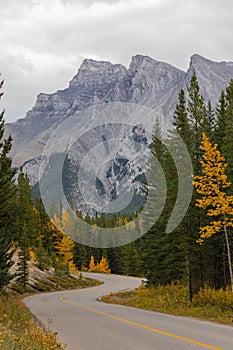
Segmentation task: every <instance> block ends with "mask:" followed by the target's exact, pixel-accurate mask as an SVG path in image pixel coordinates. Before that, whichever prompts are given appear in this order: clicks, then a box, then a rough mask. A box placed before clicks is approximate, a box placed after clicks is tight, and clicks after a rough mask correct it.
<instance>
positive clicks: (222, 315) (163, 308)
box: [102, 282, 233, 325]
mask: <svg viewBox="0 0 233 350" xmlns="http://www.w3.org/2000/svg"><path fill="white" fill-rule="evenodd" d="M102 300H103V301H104V302H108V303H115V304H121V305H126V306H133V307H138V308H142V309H146V310H152V311H157V312H163V313H168V314H172V315H179V316H189V317H196V318H199V319H204V320H209V321H215V322H221V323H225V324H230V325H233V293H232V291H231V289H230V288H227V289H226V290H223V289H220V290H215V289H211V288H209V287H205V288H204V289H201V290H200V291H199V292H198V293H197V294H195V295H194V298H193V302H192V304H191V305H189V303H188V290H187V287H186V286H184V285H182V284H180V283H178V282H176V283H173V284H171V285H169V286H159V287H157V288H146V287H145V286H141V287H140V288H139V289H137V290H135V291H126V292H121V293H116V294H110V295H109V296H105V297H103V298H102Z"/></svg>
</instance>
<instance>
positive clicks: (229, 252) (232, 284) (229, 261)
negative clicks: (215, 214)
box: [224, 221, 233, 293]
mask: <svg viewBox="0 0 233 350" xmlns="http://www.w3.org/2000/svg"><path fill="white" fill-rule="evenodd" d="M224 232H225V238H226V244H227V257H228V265H229V272H230V280H231V289H232V293H233V273H232V264H231V250H230V243H229V236H228V232H227V227H226V221H224Z"/></svg>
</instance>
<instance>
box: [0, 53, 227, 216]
mask: <svg viewBox="0 0 233 350" xmlns="http://www.w3.org/2000/svg"><path fill="white" fill-rule="evenodd" d="M193 73H195V74H196V75H197V78H198V81H199V85H200V90H201V94H202V95H203V96H204V98H205V99H206V100H210V101H211V102H212V105H213V106H214V105H215V104H216V103H217V101H218V98H219V96H220V92H221V90H223V89H225V88H226V86H227V85H228V83H229V80H230V79H231V78H232V77H233V62H214V61H211V60H208V59H206V58H204V57H202V56H200V55H197V54H195V55H193V56H192V57H191V59H190V65H189V68H188V70H187V72H184V71H182V70H180V69H177V68H175V67H173V66H172V65H170V64H168V63H164V62H159V61H156V60H154V59H152V58H150V57H148V56H142V55H136V56H133V57H132V60H131V63H130V65H129V67H128V68H126V67H124V66H123V65H121V64H112V63H110V62H106V61H95V60H91V59H85V60H84V61H83V63H82V64H81V66H80V68H79V70H78V72H77V74H76V75H75V76H74V77H73V79H72V80H71V81H70V83H69V86H68V87H67V88H66V89H64V90H58V91H57V92H55V93H53V94H43V93H41V94H39V95H38V97H37V101H36V103H35V106H34V107H33V108H32V110H30V111H29V112H27V114H26V117H25V118H22V119H19V120H17V121H16V122H15V123H11V124H7V125H6V132H7V134H9V133H11V134H12V136H13V140H14V141H13V149H12V154H11V155H12V158H13V164H14V165H15V166H20V165H22V164H24V170H25V171H26V172H27V173H28V175H29V178H30V180H31V183H32V185H35V184H36V183H37V182H38V179H39V168H40V170H41V169H42V170H43V171H44V170H46V169H47V170H46V171H47V174H48V169H49V167H51V163H52V164H54V168H53V172H54V169H57V168H59V164H61V162H62V169H63V170H62V172H63V175H62V181H63V182H64V183H65V189H66V190H65V191H67V193H66V194H65V196H66V197H67V201H71V200H75V201H77V202H79V204H78V206H79V208H81V209H85V208H86V206H85V205H83V203H84V202H85V200H87V201H88V200H89V201H92V202H93V201H94V203H92V205H94V207H96V206H97V207H98V205H97V204H96V200H97V201H99V202H100V198H101V199H102V200H103V202H104V203H102V204H101V205H100V206H99V207H98V208H99V210H103V209H104V208H105V205H107V204H106V203H109V200H110V201H113V200H115V199H116V197H117V196H119V195H120V193H125V187H124V186H121V189H120V187H119V183H120V182H122V179H124V178H125V179H130V181H131V183H134V186H136V188H137V190H136V192H135V188H134V192H135V193H136V194H135V193H134V195H133V194H132V193H131V196H135V195H136V196H138V193H139V192H140V191H139V190H138V185H135V184H136V183H138V181H137V180H139V179H140V181H141V179H142V178H143V177H144V174H143V173H142V169H141V168H142V165H143V161H142V159H144V158H145V157H144V156H143V152H145V148H146V147H147V148H148V145H149V144H150V135H146V133H145V127H142V124H143V123H147V127H146V131H147V132H148V133H149V134H150V133H151V131H152V128H153V125H154V122H155V118H159V120H160V122H161V125H162V128H163V131H164V132H166V129H167V128H169V125H170V124H171V120H172V116H173V112H174V109H175V105H176V103H177V98H178V94H179V91H180V89H181V88H183V89H184V90H186V89H187V86H189V82H190V78H191V76H192V74H193ZM116 105H117V108H118V109H117V111H116V109H115V108H116ZM150 111H152V112H153V118H151V117H150V118H145V117H144V116H145V115H148V114H150ZM132 114H133V115H134V118H133V119H132ZM113 115H114V116H116V115H117V118H115V117H113ZM129 122H130V123H131V124H132V127H126V126H125V125H126V124H127V123H129ZM74 129H75V130H76V131H77V132H78V133H79V142H78V143H77V142H76V143H75V142H74V139H75V137H76V136H75V134H74V133H73V134H72V132H71V130H74ZM54 130H57V131H58V132H57V134H56V133H55V134H54ZM64 130H66V132H64ZM71 134H72V137H73V145H71V144H70V143H69V142H70V141H68V139H69V138H71ZM51 135H52V136H51ZM113 138H118V142H117V143H116V142H115V143H114V142H112V141H111V142H110V140H112V139H113ZM129 139H131V140H132V142H133V143H131V144H130V145H129V143H128V140H129ZM99 143H101V144H102V148H101V147H100V148H98V147H97V146H98V144H99ZM109 144H111V146H109ZM45 146H46V147H45ZM67 147H68V148H69V150H68V151H67ZM96 147H97V149H98V151H97V153H95V154H92V157H94V158H98V157H102V158H103V163H104V166H100V167H99V169H100V170H99V171H100V173H99V174H95V176H94V177H93V176H91V175H90V174H92V175H93V174H94V172H96V169H97V168H95V167H96V166H97V165H96V164H95V165H90V166H89V175H90V179H89V180H90V181H92V185H94V183H93V181H94V180H93V179H95V186H96V187H97V194H98V195H97V197H98V198H97V199H96V198H95V199H93V198H92V199H90V198H89V192H90V189H89V187H88V185H87V183H86V182H85V181H86V180H87V178H88V176H86V175H85V176H83V180H85V181H84V182H83V183H82V184H79V185H80V186H81V185H82V186H81V187H85V188H87V191H86V192H85V193H81V192H80V186H78V181H79V180H78V177H77V176H76V175H75V173H76V172H77V167H78V169H81V168H80V164H81V163H82V162H83V161H84V159H85V154H89V153H90V152H92V153H93V151H92V149H95V148H96ZM109 147H110V148H109ZM45 149H46V152H47V153H46V152H44V150H45ZM48 149H49V150H48ZM129 149H130V150H131V153H130V154H129ZM43 152H44V153H46V154H43ZM100 155H101V156H100ZM135 155H136V156H135ZM94 158H93V159H94ZM102 158H101V159H102ZM48 159H50V163H49V164H50V165H49V166H48ZM135 159H137V161H136V160H135ZM138 159H140V162H139V163H140V166H138V164H139V163H138ZM104 160H106V161H105V162H104ZM80 162H81V163H80ZM93 164H94V163H93ZM98 166H99V165H98ZM75 169H76V170H75ZM43 171H42V172H43ZM55 172H57V171H55ZM50 173H51V171H50ZM67 174H69V175H67ZM51 176H52V175H51ZM51 176H50V178H51ZM59 176H60V175H59ZM92 177H93V179H92ZM135 179H137V180H135ZM56 181H57V180H55V179H54V175H53V176H52V180H51V179H50V182H49V183H47V182H45V183H46V186H47V187H48V186H49V187H50V188H53V189H54V191H55V192H56V193H57V196H59V195H60V194H61V193H60V192H59V191H57V190H56V189H55V188H54V184H56ZM78 187H79V190H77V188H78ZM139 187H140V186H139ZM67 189H69V190H67ZM70 194H72V195H70ZM83 197H85V198H83ZM133 198H135V197H133ZM137 200H138V202H139V203H141V199H140V198H139V199H138V198H137ZM99 204H100V203H99Z"/></svg>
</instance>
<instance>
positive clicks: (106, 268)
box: [98, 256, 111, 273]
mask: <svg viewBox="0 0 233 350" xmlns="http://www.w3.org/2000/svg"><path fill="white" fill-rule="evenodd" d="M98 271H99V272H103V273H111V270H110V268H109V266H108V262H107V259H106V258H105V257H104V256H102V259H101V261H100V263H99V264H98Z"/></svg>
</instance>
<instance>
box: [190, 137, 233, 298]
mask: <svg viewBox="0 0 233 350" xmlns="http://www.w3.org/2000/svg"><path fill="white" fill-rule="evenodd" d="M217 147H218V146H217V144H214V145H212V143H211V142H210V140H209V139H208V137H207V136H206V134H205V133H203V134H202V142H201V145H200V149H201V151H203V155H202V159H201V161H200V163H201V167H202V174H201V175H196V176H194V181H193V184H194V186H195V188H196V191H197V193H198V194H199V195H200V196H201V198H199V199H197V203H196V206H197V207H199V208H202V209H207V215H208V216H209V217H211V218H212V220H211V221H210V224H209V225H207V226H204V227H201V228H200V239H199V240H198V242H199V243H201V242H203V241H204V240H205V239H206V238H209V237H211V236H213V235H214V234H215V233H217V232H219V231H221V230H222V229H223V232H224V235H225V240H226V246H227V255H228V266H229V272H230V280H231V287H232V292H233V274H232V258H231V249H230V241H229V227H233V196H228V195H227V193H226V190H227V188H229V187H230V185H231V183H230V182H229V181H227V176H226V174H225V171H226V167H227V164H226V163H225V158H224V156H223V155H221V153H220V151H219V150H218V149H217Z"/></svg>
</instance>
